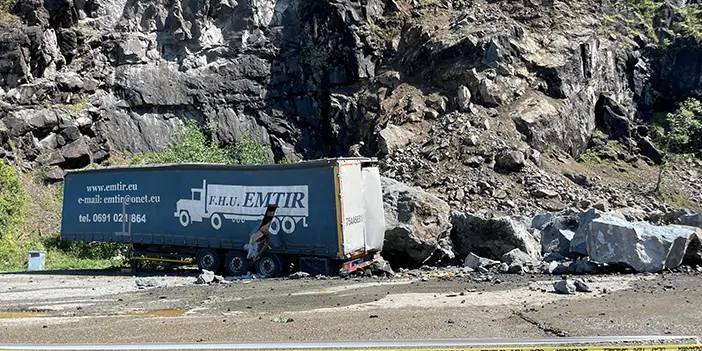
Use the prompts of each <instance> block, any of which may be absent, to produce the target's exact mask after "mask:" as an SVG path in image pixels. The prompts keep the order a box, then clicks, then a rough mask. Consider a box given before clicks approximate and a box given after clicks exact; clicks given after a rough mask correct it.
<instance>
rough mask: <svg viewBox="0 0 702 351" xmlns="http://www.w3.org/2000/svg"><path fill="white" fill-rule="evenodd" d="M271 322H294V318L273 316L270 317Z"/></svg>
mask: <svg viewBox="0 0 702 351" xmlns="http://www.w3.org/2000/svg"><path fill="white" fill-rule="evenodd" d="M272 321H273V322H276V323H291V322H294V321H295V320H294V319H292V318H290V317H275V318H273V319H272Z"/></svg>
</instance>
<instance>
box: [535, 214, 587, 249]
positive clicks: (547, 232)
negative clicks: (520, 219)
mask: <svg viewBox="0 0 702 351" xmlns="http://www.w3.org/2000/svg"><path fill="white" fill-rule="evenodd" d="M532 226H533V221H532ZM577 228H578V218H577V217H575V216H555V217H553V218H552V219H551V221H549V222H548V224H546V225H545V226H544V228H543V230H542V231H541V252H542V253H543V254H544V255H545V254H548V253H551V252H557V253H558V254H560V255H561V256H564V257H565V256H569V255H570V243H571V241H572V240H573V237H574V236H575V232H574V230H575V229H577Z"/></svg>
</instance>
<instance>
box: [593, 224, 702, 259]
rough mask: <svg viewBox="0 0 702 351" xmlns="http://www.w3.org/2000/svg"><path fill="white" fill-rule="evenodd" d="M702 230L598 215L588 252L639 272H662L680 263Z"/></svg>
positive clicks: (594, 256)
mask: <svg viewBox="0 0 702 351" xmlns="http://www.w3.org/2000/svg"><path fill="white" fill-rule="evenodd" d="M697 234H699V229H698V228H694V227H686V226H679V225H667V226H655V225H652V224H650V223H646V222H627V221H626V220H624V219H621V218H616V217H614V218H602V217H601V218H597V219H595V220H593V221H592V223H591V224H590V232H589V233H588V235H587V238H586V243H587V251H588V253H589V255H590V258H592V259H593V260H595V261H597V262H601V263H619V264H626V265H628V266H630V267H632V268H633V269H634V270H636V271H638V272H660V271H661V270H664V269H671V268H675V267H677V266H679V265H680V264H681V263H682V261H683V258H684V257H685V254H686V252H687V249H688V245H689V244H690V241H691V240H692V239H693V238H695V236H696V235H697Z"/></svg>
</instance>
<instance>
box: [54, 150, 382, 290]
mask: <svg viewBox="0 0 702 351" xmlns="http://www.w3.org/2000/svg"><path fill="white" fill-rule="evenodd" d="M383 213H384V212H383V201H382V189H381V184H380V174H379V171H378V168H377V166H376V162H375V160H374V159H368V158H338V159H324V160H315V161H306V162H299V163H295V164H281V165H263V166H241V165H215V164H180V165H154V166H138V167H107V168H101V169H88V170H79V171H70V172H68V173H67V174H66V177H65V181H64V199H63V214H62V219H61V240H82V241H93V242H117V243H126V244H131V245H132V246H133V255H134V258H138V259H154V260H161V261H167V262H171V261H172V262H185V261H193V262H196V263H197V265H198V266H199V267H200V268H201V269H207V270H211V271H224V272H226V273H227V274H230V275H242V274H246V273H247V272H250V271H254V272H256V273H258V274H259V275H261V276H267V277H269V276H279V275H282V274H284V273H285V272H286V271H287V269H288V268H290V267H297V269H300V270H303V271H306V272H308V273H313V274H314V273H322V274H333V273H335V272H338V271H339V270H340V269H341V270H344V271H354V270H358V269H363V268H365V267H367V266H368V265H370V264H371V263H372V262H374V261H375V260H377V259H378V258H379V255H378V253H379V252H380V251H381V250H382V247H383V240H384V232H385V221H384V217H383ZM254 238H255V239H254ZM256 240H257V241H256ZM254 241H256V242H255V243H254ZM262 243H263V244H262ZM254 247H255V249H253V248H254Z"/></svg>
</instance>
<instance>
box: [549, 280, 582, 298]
mask: <svg viewBox="0 0 702 351" xmlns="http://www.w3.org/2000/svg"><path fill="white" fill-rule="evenodd" d="M553 290H554V291H555V292H556V293H557V294H563V295H573V294H575V291H576V288H575V284H573V283H572V282H570V281H569V280H568V279H563V280H559V281H557V282H555V283H553Z"/></svg>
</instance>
